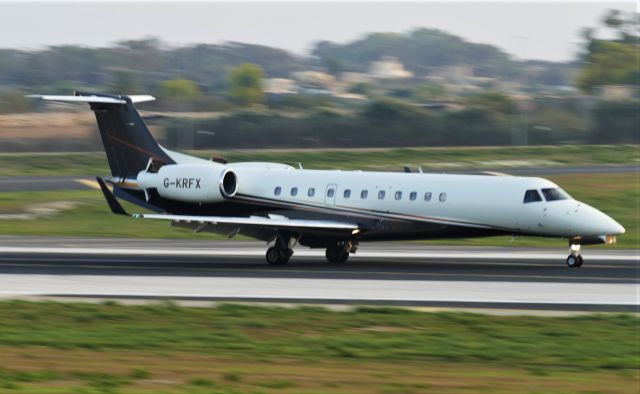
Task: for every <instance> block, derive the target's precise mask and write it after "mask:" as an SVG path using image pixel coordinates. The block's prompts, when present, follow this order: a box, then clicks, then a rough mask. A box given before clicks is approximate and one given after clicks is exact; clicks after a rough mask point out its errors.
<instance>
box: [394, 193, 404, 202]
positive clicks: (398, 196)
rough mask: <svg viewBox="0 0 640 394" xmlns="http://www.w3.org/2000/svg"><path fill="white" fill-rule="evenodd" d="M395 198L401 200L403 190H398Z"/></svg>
mask: <svg viewBox="0 0 640 394" xmlns="http://www.w3.org/2000/svg"><path fill="white" fill-rule="evenodd" d="M394 198H395V199H396V200H401V199H402V192H401V191H397V192H396V195H395V196H394Z"/></svg>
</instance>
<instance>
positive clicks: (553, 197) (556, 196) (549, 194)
mask: <svg viewBox="0 0 640 394" xmlns="http://www.w3.org/2000/svg"><path fill="white" fill-rule="evenodd" d="M542 194H543V195H544V198H545V200H547V201H557V200H568V199H570V198H571V196H570V195H568V194H567V192H565V191H564V190H562V189H560V188H559V187H554V188H549V189H542Z"/></svg>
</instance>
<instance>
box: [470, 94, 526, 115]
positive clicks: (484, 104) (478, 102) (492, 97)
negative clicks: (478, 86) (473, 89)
mask: <svg viewBox="0 0 640 394" xmlns="http://www.w3.org/2000/svg"><path fill="white" fill-rule="evenodd" d="M467 104H468V105H470V106H475V107H480V108H484V109H486V110H488V111H491V112H493V113H497V114H502V115H512V114H513V113H514V112H515V111H516V105H515V102H514V101H513V100H512V99H511V98H510V97H509V96H507V95H505V94H502V93H499V92H492V91H486V92H482V93H479V94H475V95H473V96H470V97H469V98H467Z"/></svg>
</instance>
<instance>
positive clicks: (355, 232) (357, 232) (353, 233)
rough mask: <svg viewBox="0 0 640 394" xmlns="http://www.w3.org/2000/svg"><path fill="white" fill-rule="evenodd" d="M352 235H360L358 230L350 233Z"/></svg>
mask: <svg viewBox="0 0 640 394" xmlns="http://www.w3.org/2000/svg"><path fill="white" fill-rule="evenodd" d="M351 234H352V235H356V234H360V229H359V228H357V229H355V230H353V231H352V232H351Z"/></svg>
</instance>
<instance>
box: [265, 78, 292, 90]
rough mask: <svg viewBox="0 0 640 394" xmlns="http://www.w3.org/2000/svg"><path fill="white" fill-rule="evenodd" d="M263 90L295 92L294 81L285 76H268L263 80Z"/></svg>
mask: <svg viewBox="0 0 640 394" xmlns="http://www.w3.org/2000/svg"><path fill="white" fill-rule="evenodd" d="M264 92H265V93H267V94H296V93H297V92H298V86H297V85H296V81H294V80H293V79H287V78H268V79H265V81H264Z"/></svg>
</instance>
